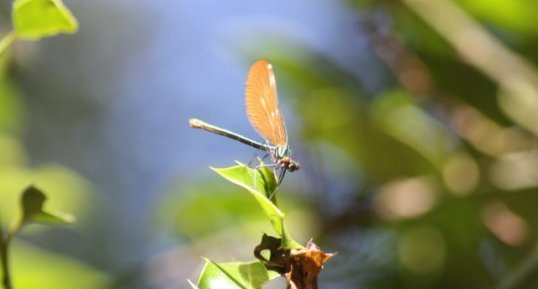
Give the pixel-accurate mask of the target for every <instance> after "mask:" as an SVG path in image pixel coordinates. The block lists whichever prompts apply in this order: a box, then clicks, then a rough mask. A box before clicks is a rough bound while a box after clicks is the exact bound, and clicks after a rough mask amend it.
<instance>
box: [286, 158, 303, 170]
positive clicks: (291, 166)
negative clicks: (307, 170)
mask: <svg viewBox="0 0 538 289" xmlns="http://www.w3.org/2000/svg"><path fill="white" fill-rule="evenodd" d="M300 167H301V165H299V163H298V162H295V161H293V160H290V164H289V165H288V170H289V171H290V172H294V171H297V170H299V168H300Z"/></svg>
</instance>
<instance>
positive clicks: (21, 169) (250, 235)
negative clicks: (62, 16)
mask: <svg viewBox="0 0 538 289" xmlns="http://www.w3.org/2000/svg"><path fill="white" fill-rule="evenodd" d="M65 3H66V5H67V6H68V7H70V8H71V10H72V11H73V13H74V15H75V16H76V17H77V18H78V20H79V22H80V30H79V32H78V33H77V34H75V35H67V36H58V37H52V38H47V39H45V40H42V41H39V42H17V43H16V44H15V45H14V47H12V49H11V50H10V53H9V54H7V55H5V56H4V57H2V58H1V60H0V62H1V63H0V66H1V69H0V72H1V75H0V200H1V201H0V213H1V217H2V221H3V222H4V225H5V224H6V223H7V222H8V221H9V220H12V219H13V218H14V216H16V214H17V209H18V207H17V206H18V204H17V202H18V201H17V199H18V196H19V194H20V192H21V191H22V189H23V188H24V187H25V186H27V185H28V184H30V183H33V184H35V185H36V186H38V187H40V188H42V189H43V190H44V191H46V193H47V194H48V196H49V198H50V201H49V202H48V203H47V206H48V207H49V208H50V209H53V210H58V211H65V212H69V213H72V214H74V215H75V216H77V219H78V222H77V223H76V225H73V226H68V227H55V228H45V227H42V226H39V225H35V226H32V227H29V228H28V230H25V232H24V233H23V234H22V236H21V237H20V238H18V239H17V240H16V242H15V243H16V246H15V248H14V252H13V254H12V256H13V260H14V265H15V268H14V271H15V273H14V274H15V282H16V285H18V286H17V288H23V289H24V288H55V289H62V288H69V289H70V288H73V287H74V286H75V285H74V284H76V287H77V288H190V287H189V285H188V284H187V281H186V280H187V279H190V280H193V281H196V279H197V275H198V274H199V272H200V270H201V266H202V264H203V260H202V259H201V256H205V257H208V258H211V259H212V260H216V261H220V262H228V261H248V260H252V259H253V256H252V250H253V248H254V247H255V246H256V245H257V244H258V242H259V241H260V239H261V235H262V233H263V232H266V233H270V234H272V233H273V232H272V230H271V227H270V225H269V224H268V222H267V220H266V219H265V217H264V216H263V214H262V213H261V211H260V210H259V209H258V207H257V205H256V203H255V201H254V200H253V198H252V197H251V196H249V195H248V194H247V193H246V192H245V191H243V190H242V189H241V188H239V187H237V186H234V185H232V184H230V183H228V182H226V181H224V180H223V179H222V178H221V177H219V176H218V175H216V174H215V173H214V172H212V171H211V170H210V169H209V168H208V167H209V166H213V167H227V166H232V165H234V160H239V161H242V162H248V161H249V160H250V159H252V157H253V156H254V154H255V151H254V150H253V149H251V148H249V147H246V146H244V145H243V144H241V143H235V142H233V141H230V140H228V139H224V138H222V137H218V136H215V135H211V134H209V133H205V132H202V131H199V130H193V129H190V128H189V127H188V119H189V118H191V117H197V118H200V119H203V120H205V121H208V122H210V123H214V124H216V125H219V126H221V127H224V128H227V129H231V130H233V131H236V132H239V133H241V134H244V135H246V136H248V137H251V138H253V139H260V138H259V137H258V136H257V135H256V133H255V132H254V130H253V129H252V128H251V127H250V124H249V122H248V119H247V117H246V113H245V107H244V85H245V79H246V74H247V71H248V68H249V66H250V64H252V63H253V62H254V61H255V60H256V59H258V58H267V59H269V60H270V61H271V62H272V63H273V67H274V70H275V73H276V79H277V83H278V92H279V98H280V103H281V106H282V110H283V111H284V116H285V119H286V122H287V126H288V132H289V135H290V137H289V138H290V142H291V146H292V149H293V153H294V158H295V159H296V160H298V161H299V162H301V164H302V169H301V170H300V171H298V172H294V173H289V174H288V175H287V177H286V180H285V182H284V183H283V185H282V186H281V188H280V200H281V202H283V206H284V211H285V212H286V214H287V215H286V218H287V222H288V223H289V224H288V226H289V228H290V231H291V232H292V234H293V235H294V237H295V239H296V240H298V241H300V242H303V243H306V241H308V239H310V238H311V237H313V238H314V240H315V241H316V243H317V244H318V245H320V246H321V248H322V249H324V250H325V251H328V252H334V251H337V252H338V253H339V255H338V256H336V257H335V258H333V259H332V260H331V261H330V262H329V263H327V265H326V268H325V270H324V271H323V272H322V273H321V275H320V288H327V289H328V288H380V289H381V288H494V287H495V288H538V280H536V279H537V278H536V277H535V276H538V275H537V273H538V247H537V246H536V242H537V241H538V239H537V233H538V210H537V209H536V208H537V205H538V137H537V136H538V69H537V62H538V22H537V18H536V16H535V13H536V11H538V2H536V1H528V0H511V1H503V0H472V1H466V0H436V1H431V0H390V1H389V0H386V1H382V0H378V1H373V0H370V1H368V0H355V1H327V0H313V1H312V0H309V1H306V0H298V1H282V0H277V1H270V2H264V3H261V2H258V1H256V2H254V1H251V2H248V3H247V2H245V1H236V0H233V1H225V2H219V1H207V0H201V1H150V2H148V1H141V0H137V1H133V0H131V1H126V0H123V1H103V0H94V1H80V0H66V2H65ZM10 6H11V1H2V4H1V11H0V12H1V15H2V17H1V18H0V27H1V29H2V31H4V33H3V34H5V33H7V32H8V31H9V30H10V28H11V27H10V24H9V23H10V22H9V11H10ZM273 288H284V285H283V284H282V283H278V282H277V284H276V285H275V284H273Z"/></svg>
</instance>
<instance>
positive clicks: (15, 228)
mask: <svg viewBox="0 0 538 289" xmlns="http://www.w3.org/2000/svg"><path fill="white" fill-rule="evenodd" d="M23 224H24V223H23V222H17V223H16V225H12V226H11V227H10V229H9V231H8V232H7V234H6V235H5V237H4V231H3V229H2V228H0V241H1V242H0V258H1V259H2V260H1V262H2V274H3V278H2V284H3V285H4V289H13V283H12V280H11V270H10V266H9V245H10V244H11V241H12V240H13V237H15V235H17V233H18V232H19V231H20V229H21V228H22V226H23Z"/></svg>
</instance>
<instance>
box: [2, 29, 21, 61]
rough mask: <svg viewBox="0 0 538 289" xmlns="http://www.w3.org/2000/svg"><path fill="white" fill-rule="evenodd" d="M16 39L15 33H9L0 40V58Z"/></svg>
mask: <svg viewBox="0 0 538 289" xmlns="http://www.w3.org/2000/svg"><path fill="white" fill-rule="evenodd" d="M16 39H17V34H16V33H15V31H11V32H9V33H8V34H6V36H4V37H3V38H2V39H1V40H0V56H2V55H4V53H5V52H6V51H7V49H8V48H9V47H10V46H11V44H13V42H14V41H15V40H16Z"/></svg>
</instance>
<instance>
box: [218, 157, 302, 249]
mask: <svg viewBox="0 0 538 289" xmlns="http://www.w3.org/2000/svg"><path fill="white" fill-rule="evenodd" d="M212 169H213V170H214V171H215V172H217V173H218V174H219V175H221V176H222V177H223V178H225V179H227V180H229V181H230V182H232V183H234V184H236V185H239V186H241V187H243V188H245V189H247V190H248V191H249V192H250V193H251V194H252V196H254V198H255V199H256V201H258V203H259V204H260V206H261V207H262V209H263V211H264V212H265V214H266V215H267V217H268V218H269V221H270V222H271V225H273V229H274V230H275V232H276V233H277V234H278V235H279V236H281V237H282V246H284V247H285V248H297V247H301V245H299V244H298V243H297V242H295V241H293V240H292V238H291V236H290V234H289V232H288V229H287V228H286V225H285V224H284V213H283V212H282V211H281V210H280V209H279V208H278V207H277V206H276V205H275V204H274V203H273V202H272V201H271V200H270V199H269V197H272V196H273V194H274V192H275V190H276V188H277V181H276V178H275V174H274V173H273V171H272V170H271V169H269V168H267V167H263V168H260V169H253V168H250V167H248V166H246V165H244V164H239V165H237V166H234V167H229V168H223V169H216V168H212Z"/></svg>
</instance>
